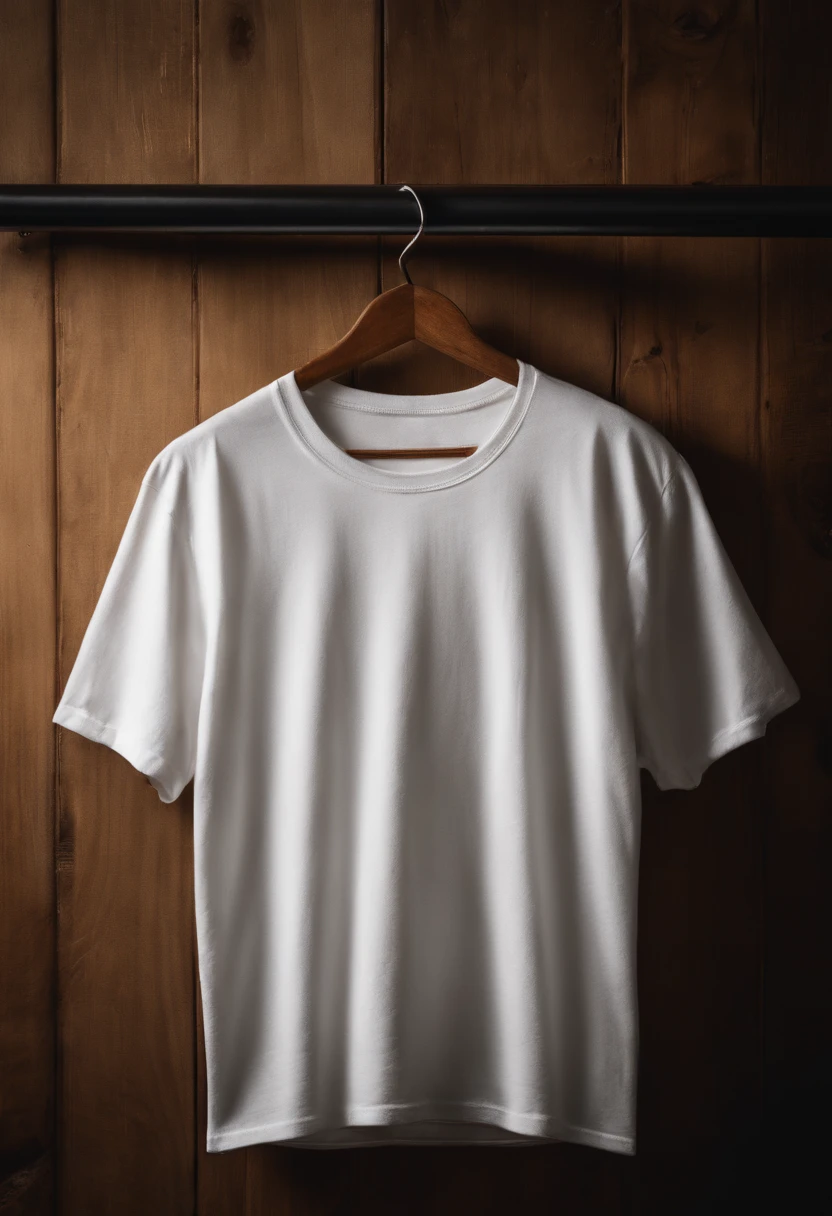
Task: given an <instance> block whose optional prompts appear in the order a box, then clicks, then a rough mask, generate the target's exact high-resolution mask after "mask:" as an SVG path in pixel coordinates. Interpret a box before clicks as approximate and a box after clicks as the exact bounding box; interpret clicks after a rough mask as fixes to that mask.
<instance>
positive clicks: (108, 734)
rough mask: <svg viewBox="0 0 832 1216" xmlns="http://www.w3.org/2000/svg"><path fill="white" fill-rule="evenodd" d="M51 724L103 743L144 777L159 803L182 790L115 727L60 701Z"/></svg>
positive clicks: (158, 761)
mask: <svg viewBox="0 0 832 1216" xmlns="http://www.w3.org/2000/svg"><path fill="white" fill-rule="evenodd" d="M52 721H53V722H56V723H57V724H58V725H59V726H64V727H66V729H67V730H71V731H74V732H75V733H76V734H78V735H83V736H84V737H85V738H86V739H90V740H92V742H93V743H103V744H104V745H105V747H109V748H112V750H113V751H114V752H118V754H119V755H120V756H123V757H124V759H125V760H127V762H128V763H129V764H131V765H132V766H133V768H135V769H136V770H137V772H140V773H141V774H142V775H143V776H145V777H147V779H148V780H149V781H150V783H151V785H152V786H153V788H154V789H155V790H156V793H157V794H158V795H159V798H160V800H161V801H162V802H165V803H170V802H175V801H176V799H177V798H178V797H179V795H180V794H181V792H182V789H184V786H178V785H177V784H176V782H175V781H173V780H172V779H171V778H170V777H169V775H168V774H167V773H166V772H165V767H166V765H165V761H164V760H163V759H162V758H161V756H159V755H157V753H156V752H154V751H152V750H151V749H150V748H147V747H145V746H144V745H143V744H141V743H140V742H139V741H138V740H136V739H135V738H133V737H132V736H131V735H129V734H127V733H125V731H123V730H121V729H120V728H119V727H116V726H113V725H112V724H111V723H109V722H102V721H100V719H98V718H94V717H93V716H92V714H89V713H87V711H86V710H84V709H80V708H79V707H78V706H77V705H69V704H67V703H66V702H63V701H62V702H61V703H60V704H59V705H58V707H57V709H56V710H55V712H54V714H53V715H52Z"/></svg>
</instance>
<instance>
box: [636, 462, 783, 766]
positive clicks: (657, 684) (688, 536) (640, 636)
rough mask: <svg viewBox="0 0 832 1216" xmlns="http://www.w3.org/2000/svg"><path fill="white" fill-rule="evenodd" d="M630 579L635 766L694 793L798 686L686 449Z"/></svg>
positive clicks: (639, 546)
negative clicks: (746, 584)
mask: <svg viewBox="0 0 832 1216" xmlns="http://www.w3.org/2000/svg"><path fill="white" fill-rule="evenodd" d="M628 579H629V585H630V595H631V602H632V605H633V609H634V611H633V620H634V644H633V684H634V700H635V705H634V718H635V723H634V729H635V737H636V750H637V755H638V763H639V766H640V767H641V768H646V769H648V770H649V771H650V772H651V773H652V775H653V777H654V778H655V781H656V784H657V785H658V787H659V789H662V790H667V789H693V788H694V787H696V786H697V785H699V783H700V781H701V779H702V776H703V774H704V772H705V769H706V768H707V767H708V766H709V765H710V764H711V763H712V762H713V761H714V760H716V759H717V758H718V757H720V756H722V755H723V754H724V753H725V752H728V751H731V750H732V749H733V748H735V747H739V746H740V744H742V743H746V742H748V741H749V740H751V739H755V738H757V737H759V736H760V735H763V734H765V730H766V726H767V724H768V722H769V721H770V720H771V719H772V718H773V717H774V716H775V715H776V714H778V713H780V712H781V711H782V710H784V709H787V708H788V707H789V706H790V705H793V704H794V703H795V702H796V701H798V700H799V699H800V692H799V690H798V687H797V685H796V683H795V681H794V679H793V678H792V676H791V674H790V672H789V671H788V669H787V668H786V665H785V663H784V662H783V659H782V658H781V656H780V654H779V653H778V652H777V650H776V649H775V647H774V644H773V642H772V640H771V638H770V636H769V635H768V633H767V632H766V630H765V628H764V626H763V624H762V621H761V620H760V618H759V616H758V615H757V613H756V612H755V610H754V608H753V606H752V604H751V601H750V599H749V597H748V594H747V592H746V591H745V588H744V587H743V585H742V583H741V582H740V579H739V576H738V574H737V572H736V570H735V568H734V566H733V564H732V563H731V560H730V559H729V557H728V554H727V552H726V550H725V548H724V546H723V544H722V541H721V539H720V537H719V535H718V533H717V531H716V528H715V526H714V523H713V520H712V519H711V517H710V515H709V513H708V510H707V507H706V505H705V502H704V500H703V497H702V493H701V490H700V487H699V484H698V482H697V480H696V477H695V476H694V473H693V471H692V469H691V468H690V466H689V464H688V463H687V461H686V460H685V459H684V457H682V456H681V455H680V454H679V453H675V456H674V463H673V466H672V471H671V472H670V474H669V477H668V480H667V481H666V483H665V487H664V490H663V491H662V494H661V500H660V502H659V504H658V508H657V510H656V512H655V514H654V517H653V518H652V519H650V520H649V521H648V524H647V526H646V528H645V530H644V532H643V533H642V536H641V539H640V540H639V542H638V544H637V546H636V548H635V550H634V552H633V554H632V555H631V557H630V562H629V567H628Z"/></svg>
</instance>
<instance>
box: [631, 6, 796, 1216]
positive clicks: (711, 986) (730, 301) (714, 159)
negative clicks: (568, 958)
mask: <svg viewBox="0 0 832 1216" xmlns="http://www.w3.org/2000/svg"><path fill="white" fill-rule="evenodd" d="M755 34H756V30H755V14H754V5H753V3H752V0H740V2H739V3H733V2H732V3H726V4H717V5H712V6H708V7H707V8H706V9H696V10H692V9H691V8H690V6H686V5H684V4H682V3H678V2H676V0H663V2H662V3H659V4H655V3H647V2H642V0H629V2H628V3H627V4H626V6H625V41H624V45H625V59H626V64H627V76H626V86H625V108H624V124H623V129H624V140H623V147H624V166H623V167H624V177H625V180H626V181H627V182H628V183H633V184H636V183H637V184H647V183H653V184H683V183H690V182H694V181H708V182H721V183H726V184H727V183H730V184H734V183H753V182H754V181H757V180H759V157H758V149H759V125H758V112H757V104H756V86H757V58H756V36H755ZM622 245H623V249H624V254H623V273H622V317H621V360H620V369H619V371H620V386H619V392H620V400H621V403H622V404H624V405H626V407H627V408H628V409H630V410H632V411H633V412H634V413H636V414H639V415H640V416H641V417H644V418H646V419H647V420H648V421H649V422H651V423H652V424H653V425H654V426H656V427H657V428H658V429H659V430H660V431H662V432H663V433H664V434H665V435H667V437H668V438H669V439H670V440H671V442H672V443H673V444H674V446H675V447H676V448H677V449H678V450H679V451H680V452H681V453H682V454H683V455H684V456H685V457H686V458H687V460H688V461H689V463H690V465H691V467H692V468H693V471H694V473H695V475H696V477H697V479H698V481H699V484H700V487H701V489H702V493H703V496H704V498H705V502H706V504H707V506H708V509H709V511H710V513H711V516H712V518H713V520H714V523H715V525H716V527H717V530H718V532H719V534H720V536H721V538H722V540H723V542H724V544H725V546H726V549H727V550H728V553H729V556H730V557H731V559H732V561H733V562H734V565H735V566H736V568H737V571H738V573H739V575H740V578H741V579H742V582H743V584H744V586H745V588H746V590H747V591H748V592H749V595H750V596H751V599H752V601H753V602H754V604H755V607H756V609H757V610H758V611H759V612H760V614H761V615H763V616H765V612H764V608H765V605H764V602H763V595H762V583H763V548H762V539H763V516H762V489H761V475H760V466H759V459H760V450H759V394H758V372H757V333H758V324H759V310H758V307H759V306H758V299H759V248H758V242H756V241H744V240H733V241H732V240H726V239H720V240H704V239H701V238H696V239H685V240H680V239H658V238H656V239H645V240H639V239H629V238H628V239H626V240H624V241H622ZM778 727H779V724H775V726H773V727H771V728H770V729H771V730H772V731H774V730H776V729H778ZM766 746H767V743H762V742H759V741H757V742H755V743H752V744H749V745H747V746H746V747H744V748H742V749H738V750H737V751H735V752H734V753H732V754H730V755H729V756H726V757H724V758H723V759H721V760H720V761H718V762H717V763H716V764H715V765H714V766H713V767H712V768H711V769H710V770H709V771H708V772H706V774H705V776H704V777H703V779H702V782H701V785H700V787H699V788H698V789H695V790H690V791H683V792H679V791H670V792H665V793H662V792H660V791H659V790H658V789H657V788H656V786H655V784H654V782H653V781H652V779H651V778H650V777H649V776H648V775H647V774H642V790H643V804H644V806H643V832H642V859H641V881H640V906H639V997H640V1015H641V1032H642V1047H641V1058H640V1077H639V1157H638V1173H639V1187H638V1192H637V1202H638V1205H639V1206H638V1210H639V1211H644V1212H652V1211H656V1212H659V1211H667V1210H673V1211H683V1210H687V1208H686V1207H685V1204H687V1203H689V1202H690V1197H691V1178H690V1176H689V1174H687V1173H686V1171H685V1168H684V1166H685V1163H686V1162H690V1161H691V1160H692V1159H693V1158H694V1157H695V1156H696V1155H698V1156H699V1157H700V1158H701V1157H702V1156H703V1154H704V1153H706V1152H707V1151H708V1149H709V1148H710V1146H711V1144H712V1142H713V1140H714V1138H715V1137H717V1136H718V1135H719V1134H720V1132H721V1131H723V1130H724V1129H725V1128H726V1127H730V1126H731V1125H732V1123H733V1122H734V1121H735V1119H736V1118H737V1116H738V1110H737V1108H738V1104H740V1103H741V1101H742V1100H743V1099H746V1098H748V1097H749V1096H753V1095H754V1094H755V1093H756V1092H757V1091H758V1088H759V1084H760V1069H761V1027H760V1018H761V992H760V983H759V976H760V959H761V952H762V925H761V917H760V905H761V881H762V876H761V864H760V858H761V848H762V841H761V827H762V814H763V806H764V798H765V792H764V786H763V782H762V779H761V770H760V760H761V754H762V752H763V751H764V749H765V747H766ZM673 1163H675V1166H674V1165H673ZM668 1167H671V1168H668Z"/></svg>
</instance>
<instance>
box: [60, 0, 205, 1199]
mask: <svg viewBox="0 0 832 1216" xmlns="http://www.w3.org/2000/svg"><path fill="white" fill-rule="evenodd" d="M60 18H61V19H60V29H59V43H58V61H59V80H60V85H61V104H60V129H61V144H60V172H61V177H62V180H72V181H85V180H97V181H105V182H114V181H115V182H131V181H149V180H156V181H176V180H193V179H194V178H195V175H196V158H195V113H194V109H193V92H194V90H193V81H192V77H191V60H192V48H193V30H192V21H193V12H192V10H191V9H190V8H189V7H188V6H186V5H182V4H181V3H179V2H178V0H143V2H142V3H132V4H127V5H116V4H109V3H106V4H105V3H102V4H96V5H92V6H90V5H89V4H87V3H85V2H83V0H77V2H75V0H64V2H63V3H62V5H61V10H60ZM55 274H56V314H57V347H56V353H57V366H58V382H59V389H58V401H57V405H58V501H59V588H60V613H59V628H60V674H61V687H63V682H64V680H65V678H66V675H67V674H68V672H69V669H70V667H71V665H72V663H73V661H74V659H75V657H76V655H77V652H78V646H79V645H80V641H81V638H82V636H83V632H84V630H85V629H86V627H87V624H88V622H89V619H90V616H91V614H92V611H93V608H94V606H95V604H96V602H97V601H98V597H99V596H100V593H101V588H102V586H103V582H104V578H105V576H106V574H107V572H108V570H109V567H110V565H111V563H112V559H113V557H114V555H115V550H116V547H117V545H118V542H119V540H120V538H121V536H122V535H123V532H124V527H125V525H126V522H127V518H128V515H129V513H130V510H131V508H132V506H133V504H134V502H135V499H136V495H137V493H138V489H139V484H140V481H141V477H142V475H143V474H144V472H145V471H146V469H147V467H148V465H149V464H150V462H151V460H152V459H153V457H154V456H155V455H156V453H157V452H159V451H160V450H161V448H163V447H164V446H165V444H166V443H168V442H169V441H170V440H171V439H173V438H174V437H175V436H176V435H178V434H180V433H181V432H182V431H185V430H187V429H188V428H189V427H190V426H192V425H193V423H194V420H195V391H194V380H195V362H194V360H195V355H194V329H195V323H194V316H193V267H192V258H191V256H190V254H187V253H181V252H177V251H175V250H172V249H164V248H154V247H153V246H152V245H149V246H148V245H145V246H142V245H135V247H134V248H133V250H132V251H130V250H129V249H127V248H124V249H119V247H118V243H117V242H109V243H108V242H97V241H95V240H91V241H89V242H86V243H85V242H83V241H72V242H69V241H64V242H61V243H59V250H58V253H57V256H56V270H55ZM59 739H60V753H59V755H60V790H59V810H60V820H59V823H60V828H59V845H58V857H59V866H58V893H59V954H58V966H59V1028H60V1041H59V1060H60V1090H59V1112H60V1128H61V1153H60V1183H61V1186H60V1211H61V1212H62V1213H67V1214H71V1216H75V1214H76V1213H78V1214H79V1216H80V1214H81V1213H84V1214H85V1216H86V1213H90V1212H95V1213H96V1214H98V1213H119V1214H120V1216H124V1214H127V1213H131V1214H132V1213H135V1214H136V1216H139V1214H141V1216H145V1214H146V1213H149V1212H153V1213H154V1214H155V1213H159V1214H162V1213H176V1214H177V1216H178V1214H180V1213H183V1212H189V1211H192V1210H193V1207H194V1190H195V1177H194V1173H195V1170H194V1161H195V1151H194V1111H195V1100H196V1094H195V1077H194V1056H195V1038H194V1036H195V1029H194V1020H195V1014H194V1006H195V979H194V967H193V952H192V932H193V927H192V921H193V902H194V896H193V860H192V858H193V823H192V817H191V789H190V787H189V788H188V789H187V790H186V791H185V794H184V795H183V796H182V798H181V799H179V800H177V802H176V803H175V804H174V805H171V806H167V805H164V804H163V803H161V802H160V801H159V799H158V796H157V794H156V792H155V791H154V789H153V788H152V787H151V786H150V784H149V783H148V782H147V781H146V780H145V779H143V778H142V777H141V776H139V775H138V774H137V773H136V771H135V769H133V768H132V767H131V766H130V765H129V764H128V763H127V762H126V761H125V760H124V759H123V758H122V757H120V756H118V755H117V754H116V753H114V752H113V751H112V750H111V749H108V748H106V747H102V746H100V745H98V744H94V743H90V742H89V741H88V740H85V739H83V738H82V737H81V736H78V735H76V734H74V733H73V732H71V731H63V730H59Z"/></svg>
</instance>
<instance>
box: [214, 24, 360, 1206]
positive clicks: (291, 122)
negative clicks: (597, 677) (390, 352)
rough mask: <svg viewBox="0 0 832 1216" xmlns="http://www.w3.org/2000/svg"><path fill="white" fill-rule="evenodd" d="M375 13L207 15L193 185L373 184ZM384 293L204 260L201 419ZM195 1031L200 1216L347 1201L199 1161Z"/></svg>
mask: <svg viewBox="0 0 832 1216" xmlns="http://www.w3.org/2000/svg"><path fill="white" fill-rule="evenodd" d="M377 7H378V6H377V5H376V3H374V0H359V2H358V3H355V2H353V0H334V2H331V0H280V2H279V3H276V4H271V5H269V4H265V3H254V2H251V0H242V2H239V3H238V2H235V3H234V4H231V5H224V4H218V3H213V2H204V3H203V4H202V6H201V9H200V48H201V49H200V86H199V95H200V180H201V181H203V182H226V183H247V182H259V183H264V184H266V183H279V182H302V183H317V182H331V183H372V182H373V181H376V180H378V173H379V144H378V126H377V119H376V108H377V102H378V88H377V86H378V67H379V47H380V30H379V27H378V12H377ZM377 282H378V266H377V242H376V241H375V239H373V238H369V239H368V238H363V239H347V240H329V241H315V240H305V239H301V240H298V239H296V240H293V241H285V240H284V241H281V240H271V241H269V240H266V241H252V242H249V241H242V242H239V243H236V244H235V245H232V246H230V247H229V248H228V249H226V250H217V251H215V252H205V253H204V254H203V256H202V257H201V258H200V266H199V280H198V285H199V352H200V355H199V384H200V401H199V416H200V418H207V417H210V416H211V415H213V414H214V413H216V412H217V410H220V409H223V408H225V407H227V406H229V405H232V404H233V403H234V402H235V401H238V400H239V399H240V398H241V397H243V396H245V394H246V393H249V392H251V391H253V390H254V389H256V388H260V387H261V386H262V385H264V384H268V383H269V382H270V381H271V380H273V379H275V377H276V376H278V375H282V374H283V373H284V372H286V371H290V370H291V369H292V368H293V367H298V366H300V365H301V364H302V363H305V362H306V361H307V360H308V359H310V358H311V357H312V356H313V355H315V354H317V353H318V352H319V351H321V350H323V349H324V348H325V347H327V346H330V345H332V344H333V343H334V342H335V341H336V340H337V339H338V338H339V337H340V336H341V335H342V334H343V333H344V332H345V331H346V330H347V329H348V328H349V327H350V325H352V323H353V321H354V320H355V318H356V316H357V315H358V313H359V312H360V311H361V309H362V308H363V307H364V306H365V304H367V303H368V301H369V300H370V299H372V297H373V295H374V294H375V292H376V288H377ZM198 1030H199V1040H198V1047H199V1050H198V1057H197V1058H198V1067H199V1118H198V1123H197V1131H196V1135H197V1151H198V1154H199V1158H198V1199H197V1202H198V1210H199V1212H200V1214H201V1216H202V1214H204V1216H238V1214H239V1213H243V1212H245V1213H246V1216H259V1214H260V1213H262V1214H263V1216H266V1214H268V1216H272V1214H273V1213H283V1212H286V1213H288V1212H289V1211H292V1212H298V1213H306V1212H313V1211H317V1210H325V1209H324V1208H323V1207H321V1206H320V1205H321V1203H322V1199H321V1196H322V1195H323V1194H326V1195H328V1196H332V1195H338V1194H340V1190H339V1184H338V1182H337V1177H338V1176H339V1171H340V1170H342V1169H343V1167H344V1165H345V1164H346V1161H345V1159H344V1158H342V1157H341V1155H340V1154H338V1153H336V1154H334V1155H330V1154H322V1155H319V1154H316V1157H319V1160H318V1162H317V1165H316V1169H315V1171H314V1173H313V1176H312V1178H311V1179H310V1180H309V1181H308V1185H303V1183H300V1184H299V1183H298V1182H297V1175H296V1172H295V1167H294V1165H293V1159H294V1158H295V1157H296V1156H298V1155H301V1156H303V1150H298V1149H294V1150H293V1149H281V1148H276V1147H270V1146H256V1147H254V1148H250V1149H239V1150H235V1151H233V1152H229V1153H207V1152H206V1151H205V1135H206V1123H205V1120H206V1111H207V1094H206V1089H205V1050H204V1037H203V1026H202V1020H201V1006H200V1021H199V1028H198ZM333 1176H334V1177H335V1178H336V1181H335V1182H334V1183H333V1182H332V1178H333ZM300 1177H303V1174H301V1175H300ZM333 1187H334V1189H332V1188H333Z"/></svg>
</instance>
